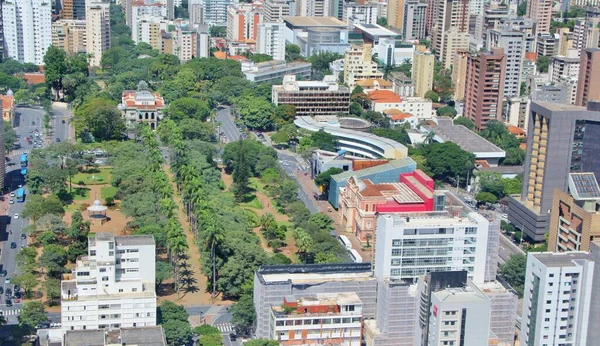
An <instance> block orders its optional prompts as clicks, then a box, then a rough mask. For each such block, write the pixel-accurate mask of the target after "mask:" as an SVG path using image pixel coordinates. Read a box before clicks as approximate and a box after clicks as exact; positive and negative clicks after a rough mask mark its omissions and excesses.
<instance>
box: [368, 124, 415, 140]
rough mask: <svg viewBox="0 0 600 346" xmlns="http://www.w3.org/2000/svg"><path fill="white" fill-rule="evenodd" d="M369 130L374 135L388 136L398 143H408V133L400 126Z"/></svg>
mask: <svg viewBox="0 0 600 346" xmlns="http://www.w3.org/2000/svg"><path fill="white" fill-rule="evenodd" d="M371 132H372V133H373V134H374V135H377V136H379V137H384V138H389V139H392V140H394V141H396V142H398V143H402V144H410V137H408V133H407V132H406V130H405V129H404V128H402V127H396V128H394V129H384V128H372V129H371Z"/></svg>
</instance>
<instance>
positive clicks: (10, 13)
mask: <svg viewBox="0 0 600 346" xmlns="http://www.w3.org/2000/svg"><path fill="white" fill-rule="evenodd" d="M51 15H52V6H51V4H50V2H49V1H47V0H6V1H4V2H3V3H2V25H3V31H4V44H5V46H6V52H5V55H6V56H7V57H9V58H12V59H15V60H17V61H19V62H22V63H32V64H36V65H43V64H44V56H45V55H46V51H47V50H48V48H49V47H50V46H51V45H52V27H51V25H52V24H51Z"/></svg>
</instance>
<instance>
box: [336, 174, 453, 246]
mask: <svg viewBox="0 0 600 346" xmlns="http://www.w3.org/2000/svg"><path fill="white" fill-rule="evenodd" d="M445 197H446V196H445V194H444V193H443V192H440V193H435V192H434V190H433V179H431V178H430V177H429V176H427V175H426V174H425V173H423V172H422V171H421V170H415V171H414V172H411V173H403V174H400V181H399V182H392V183H380V184H374V183H373V182H372V181H371V180H369V179H356V178H350V179H349V180H348V182H347V184H346V186H345V187H343V188H340V190H339V197H338V198H339V201H340V202H339V203H340V204H339V209H338V211H339V212H338V215H339V217H340V222H341V224H342V227H343V229H344V231H345V232H349V233H354V235H356V237H357V238H358V239H359V240H360V241H361V242H363V243H369V244H370V245H371V246H374V243H373V241H374V238H375V234H374V233H375V232H374V231H375V225H376V223H377V221H376V219H377V215H379V214H381V213H394V212H424V211H434V210H438V211H439V210H443V208H444V200H445Z"/></svg>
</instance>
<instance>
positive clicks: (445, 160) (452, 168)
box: [423, 142, 475, 183]
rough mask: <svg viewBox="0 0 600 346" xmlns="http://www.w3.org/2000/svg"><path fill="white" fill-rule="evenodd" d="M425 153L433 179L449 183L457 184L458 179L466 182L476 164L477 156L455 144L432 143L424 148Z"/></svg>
mask: <svg viewBox="0 0 600 346" xmlns="http://www.w3.org/2000/svg"><path fill="white" fill-rule="evenodd" d="M423 153H424V156H425V159H426V166H427V170H428V171H429V172H430V173H431V174H432V175H433V177H434V178H435V179H437V180H443V181H445V182H449V183H455V180H456V178H459V179H461V180H462V181H465V180H466V178H467V172H468V171H470V170H472V169H473V165H474V163H475V155H473V154H471V153H469V152H466V151H464V150H463V149H462V148H461V147H459V146H458V144H456V143H453V142H444V143H431V144H429V145H427V146H425V147H424V148H423Z"/></svg>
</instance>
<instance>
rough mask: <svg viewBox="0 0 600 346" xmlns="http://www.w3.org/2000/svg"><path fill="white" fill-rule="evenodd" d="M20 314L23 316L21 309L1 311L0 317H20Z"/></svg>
mask: <svg viewBox="0 0 600 346" xmlns="http://www.w3.org/2000/svg"><path fill="white" fill-rule="evenodd" d="M20 314H21V309H14V310H0V315H2V316H18V315H20Z"/></svg>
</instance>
